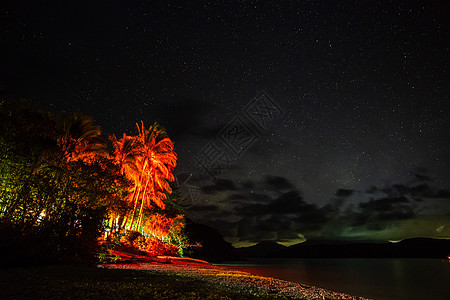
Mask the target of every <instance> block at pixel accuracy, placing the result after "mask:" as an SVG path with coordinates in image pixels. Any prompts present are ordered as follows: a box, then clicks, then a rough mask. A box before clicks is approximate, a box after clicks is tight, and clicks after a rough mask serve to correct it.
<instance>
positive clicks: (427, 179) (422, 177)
mask: <svg viewBox="0 0 450 300" xmlns="http://www.w3.org/2000/svg"><path fill="white" fill-rule="evenodd" d="M414 176H415V177H416V179H417V180H419V181H433V180H432V179H431V178H430V177H428V176H427V175H422V174H414Z"/></svg>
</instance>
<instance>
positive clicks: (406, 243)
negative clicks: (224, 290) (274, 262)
mask: <svg viewBox="0 0 450 300" xmlns="http://www.w3.org/2000/svg"><path fill="white" fill-rule="evenodd" d="M235 251H236V254H237V255H238V256H239V257H241V258H447V257H448V256H449V255H450V239H432V238H412V239H405V240H402V241H400V242H395V243H394V242H384V243H363V242H358V243H355V242H343V241H327V240H308V241H306V242H304V243H299V244H295V245H292V246H289V247H286V246H283V245H280V244H278V243H276V242H269V241H264V242H261V243H258V244H256V245H254V246H250V247H242V248H236V250H235Z"/></svg>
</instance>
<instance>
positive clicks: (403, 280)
mask: <svg viewBox="0 0 450 300" xmlns="http://www.w3.org/2000/svg"><path fill="white" fill-rule="evenodd" d="M226 266H233V268H235V269H238V270H242V271H247V272H249V273H252V274H255V275H261V276H270V277H274V278H279V279H283V280H288V281H292V282H300V283H305V284H308V285H314V286H318V287H322V288H325V289H329V290H333V291H339V292H344V293H348V294H351V295H354V296H363V297H368V298H372V299H379V300H428V299H433V300H450V261H449V260H445V259H384V258H380V259H378V258H372V259H330V258H326V259H283V260H282V259H276V260H275V259H273V260H268V259H265V260H255V261H250V262H245V263H242V262H239V263H230V264H226Z"/></svg>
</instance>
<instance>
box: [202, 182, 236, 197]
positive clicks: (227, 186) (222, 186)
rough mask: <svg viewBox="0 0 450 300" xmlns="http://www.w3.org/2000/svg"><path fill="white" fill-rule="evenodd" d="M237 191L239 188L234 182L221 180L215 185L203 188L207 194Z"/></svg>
mask: <svg viewBox="0 0 450 300" xmlns="http://www.w3.org/2000/svg"><path fill="white" fill-rule="evenodd" d="M236 189H237V187H236V185H235V184H234V182H233V181H232V180H229V179H220V178H219V179H217V180H216V181H215V182H214V184H212V185H208V186H205V187H203V188H202V191H203V192H204V193H206V194H216V193H218V192H224V191H229V192H231V191H235V190H236Z"/></svg>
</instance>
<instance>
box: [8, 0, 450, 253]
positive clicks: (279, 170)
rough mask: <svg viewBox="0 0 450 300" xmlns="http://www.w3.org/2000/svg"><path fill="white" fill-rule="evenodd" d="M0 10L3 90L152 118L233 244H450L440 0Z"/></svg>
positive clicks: (182, 186) (446, 78) (115, 120)
mask: <svg viewBox="0 0 450 300" xmlns="http://www.w3.org/2000/svg"><path fill="white" fill-rule="evenodd" d="M0 7H1V12H0V13H1V14H0V54H1V55H0V88H1V89H2V90H3V91H4V92H5V93H7V94H9V95H14V96H16V97H24V98H26V99H28V100H29V101H30V102H31V103H33V104H34V105H35V106H36V107H38V108H41V109H45V110H51V111H58V110H66V111H75V110H80V111H82V112H84V113H86V114H89V115H92V116H93V117H94V118H95V120H96V122H97V123H98V124H99V125H100V126H101V127H102V129H103V132H104V134H105V135H110V134H116V135H118V136H121V135H122V133H123V132H125V133H127V134H131V135H133V134H135V133H136V129H135V128H136V125H135V123H136V122H139V121H140V120H143V121H144V123H145V124H147V125H150V124H152V123H153V122H155V121H157V122H159V123H160V124H162V125H163V126H164V127H165V128H166V129H167V131H168V133H169V136H170V137H171V138H172V140H173V141H174V142H175V147H176V148H175V150H176V152H177V153H178V157H179V158H178V166H177V168H176V169H175V174H176V175H177V182H176V186H177V187H178V189H177V190H178V193H180V195H181V196H182V197H183V205H184V206H185V207H186V211H187V215H188V216H189V217H190V218H191V219H192V220H194V221H196V222H201V223H205V224H207V225H210V226H212V227H214V228H217V229H218V230H219V231H220V232H221V233H222V234H223V235H224V236H225V238H226V239H227V240H228V241H230V242H232V243H233V244H234V245H236V246H242V245H249V244H252V243H256V242H259V241H262V240H273V241H278V242H282V243H284V244H286V245H289V244H292V243H296V242H301V241H304V240H307V239H346V240H359V241H386V240H400V239H403V238H408V237H416V236H429V237H439V238H450V191H449V189H450V180H449V178H450V168H449V162H450V155H448V153H449V151H450V142H449V140H450V138H449V133H448V132H449V129H450V126H449V117H450V114H449V108H450V99H449V96H450V91H449V86H450V85H449V83H450V74H449V72H450V69H449V66H450V30H449V29H450V26H449V25H450V24H449V23H450V22H449V20H450V4H449V3H448V2H445V1H402V2H400V1H342V2H341V1H300V2H299V3H297V2H284V3H283V4H281V2H280V3H279V2H278V1H273V2H269V1H261V2H260V1H247V2H237V1H233V2H230V3H228V2H225V3H222V2H210V1H204V2H196V3H188V2H186V3H184V4H180V3H178V1H176V2H171V1H158V2H157V1H118V0H116V1H103V0H98V1H44V2H39V3H38V2H37V1H20V0H19V1H3V2H2V4H0Z"/></svg>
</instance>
